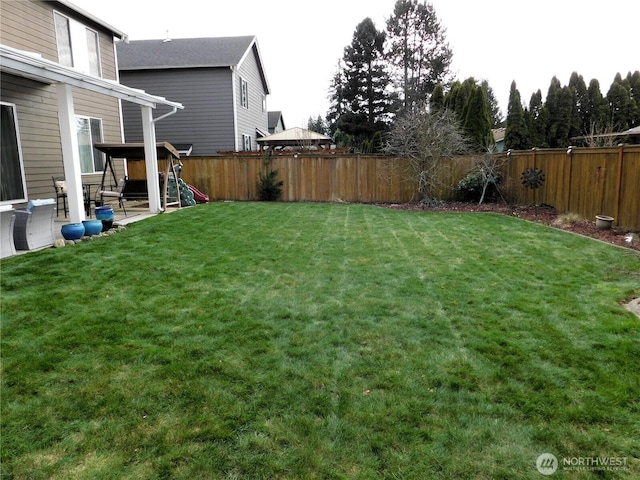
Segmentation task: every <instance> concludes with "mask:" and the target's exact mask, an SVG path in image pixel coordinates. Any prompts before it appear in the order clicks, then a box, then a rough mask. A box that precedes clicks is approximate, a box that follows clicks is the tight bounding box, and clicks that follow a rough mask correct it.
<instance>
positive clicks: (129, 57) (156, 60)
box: [116, 35, 269, 93]
mask: <svg viewBox="0 0 640 480" xmlns="http://www.w3.org/2000/svg"><path fill="white" fill-rule="evenodd" d="M116 47H117V49H118V69H119V70H121V71H129V70H165V69H173V68H221V67H223V68H233V67H238V66H240V65H241V64H242V62H243V61H244V59H245V58H246V57H247V55H248V54H249V52H250V51H251V50H252V49H254V50H255V52H256V55H257V61H258V65H259V68H260V74H261V75H262V80H263V82H264V84H265V87H266V90H267V93H269V85H268V82H267V77H266V75H265V71H264V66H263V64H262V56H261V55H260V49H259V48H258V39H257V38H256V37H255V36H254V35H248V36H241V37H209V38H176V39H164V40H135V41H130V42H128V43H126V42H118V43H117V44H116Z"/></svg>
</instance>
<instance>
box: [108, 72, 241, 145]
mask: <svg viewBox="0 0 640 480" xmlns="http://www.w3.org/2000/svg"><path fill="white" fill-rule="evenodd" d="M231 78H232V75H231V69H230V68H185V69H170V70H135V71H134V70H124V71H121V72H120V82H121V83H122V84H123V85H127V86H129V87H133V88H141V89H143V90H146V91H150V92H153V93H154V94H155V95H160V96H163V97H166V98H172V99H175V101H177V102H180V103H182V104H183V105H184V107H185V108H184V110H181V111H178V112H177V113H175V114H174V115H171V116H169V117H167V118H165V119H163V120H161V121H159V122H158V123H157V124H156V137H157V139H158V141H167V142H169V143H172V144H182V143H188V144H192V145H193V151H192V153H191V154H192V155H212V154H214V153H216V152H218V151H232V150H234V147H235V145H234V142H233V123H232V122H230V119H232V118H233V101H232V88H231ZM165 111H166V110H162V109H159V110H158V112H157V113H156V114H155V116H156V117H157V116H160V115H161V114H163V113H164V112H165ZM123 115H124V132H125V138H126V141H127V142H141V141H142V119H141V114H140V108H137V107H136V106H128V105H126V104H125V105H123Z"/></svg>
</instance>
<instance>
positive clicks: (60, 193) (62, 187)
mask: <svg viewBox="0 0 640 480" xmlns="http://www.w3.org/2000/svg"><path fill="white" fill-rule="evenodd" d="M51 180H53V188H54V189H55V191H56V217H57V216H58V215H59V214H60V199H62V206H63V207H64V216H65V217H66V216H67V182H66V181H65V179H64V177H51Z"/></svg>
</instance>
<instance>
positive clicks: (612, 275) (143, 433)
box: [0, 203, 640, 480]
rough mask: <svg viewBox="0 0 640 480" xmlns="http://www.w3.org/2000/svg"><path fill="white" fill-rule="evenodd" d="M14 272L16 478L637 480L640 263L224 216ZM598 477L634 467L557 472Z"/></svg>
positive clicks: (8, 468)
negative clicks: (587, 463)
mask: <svg viewBox="0 0 640 480" xmlns="http://www.w3.org/2000/svg"><path fill="white" fill-rule="evenodd" d="M1 268H2V270H1V287H2V288H1V292H0V293H1V297H0V298H1V302H2V350H1V356H2V369H3V370H2V397H1V406H2V411H1V421H2V430H1V432H0V433H1V437H0V439H1V447H2V470H3V476H2V478H15V479H45V478H47V479H48V478H55V479H65V480H66V479H92V480H93V479H136V480H138V479H160V478H172V479H200V478H202V479H209V478H211V479H227V478H228V479H272V478H281V479H314V478H317V479H329V478H335V479H338V478H344V479H375V478H390V479H391V478H393V479H395V478H403V479H467V478H474V479H529V478H530V479H541V478H567V479H583V478H628V479H632V478H639V477H640V434H639V432H640V366H639V362H640V321H639V319H638V318H637V317H635V316H634V315H632V314H631V313H630V312H628V311H626V310H625V309H623V308H622V307H621V306H620V305H619V304H618V302H620V301H622V300H624V299H625V298H630V297H632V296H634V295H638V294H639V293H640V256H639V255H637V253H634V252H632V251H630V250H623V249H620V248H616V247H612V246H608V245H605V244H603V243H599V242H596V241H593V240H589V239H585V238H582V237H578V236H575V235H571V234H568V233H565V232H561V231H558V230H555V229H551V228H548V227H545V226H542V225H538V224H532V223H527V222H524V221H522V220H519V219H515V218H508V217H505V216H499V215H493V214H442V213H440V214H432V213H419V212H403V211H393V210H388V209H383V208H378V207H374V206H363V205H326V204H284V203H275V204H270V203H263V204H261V203H216V204H208V205H202V206H197V207H193V208H189V209H184V210H181V211H178V212H174V213H171V214H168V215H161V216H157V217H154V218H152V219H148V220H145V221H143V222H139V223H136V224H133V225H132V226H130V227H129V228H128V229H127V230H126V231H124V232H120V233H118V234H117V235H114V236H111V237H109V238H100V239H97V240H95V241H92V242H84V243H82V244H81V245H77V246H73V247H66V248H63V249H48V250H44V251H40V252H34V253H30V254H28V255H22V256H19V257H13V258H11V259H8V260H4V261H2V263H1ZM547 452H548V453H553V454H554V455H555V456H556V457H557V458H558V460H559V462H560V463H561V465H560V467H559V470H558V472H557V473H555V474H554V475H553V476H551V477H544V476H542V475H541V474H540V473H539V472H538V471H537V470H536V459H537V457H538V456H539V455H540V454H542V453H547ZM586 457H615V458H617V459H621V458H622V459H624V461H625V463H626V466H625V468H626V469H625V470H618V471H563V466H562V462H563V459H565V458H566V459H580V458H586Z"/></svg>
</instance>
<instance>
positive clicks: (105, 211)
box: [96, 205, 113, 220]
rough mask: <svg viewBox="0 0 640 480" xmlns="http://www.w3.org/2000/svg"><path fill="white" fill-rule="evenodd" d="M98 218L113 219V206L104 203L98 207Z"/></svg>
mask: <svg viewBox="0 0 640 480" xmlns="http://www.w3.org/2000/svg"><path fill="white" fill-rule="evenodd" d="M96 219H97V220H113V207H112V206H111V205H103V206H102V207H96Z"/></svg>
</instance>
